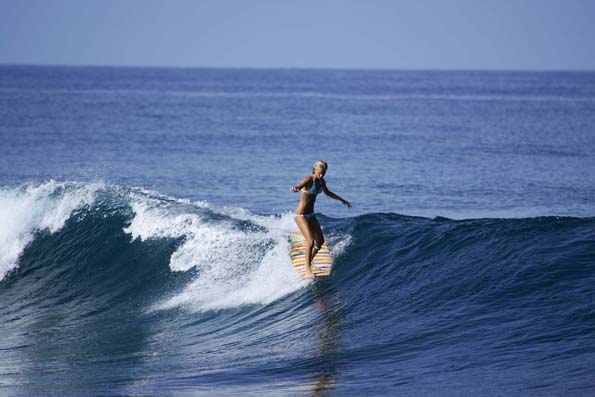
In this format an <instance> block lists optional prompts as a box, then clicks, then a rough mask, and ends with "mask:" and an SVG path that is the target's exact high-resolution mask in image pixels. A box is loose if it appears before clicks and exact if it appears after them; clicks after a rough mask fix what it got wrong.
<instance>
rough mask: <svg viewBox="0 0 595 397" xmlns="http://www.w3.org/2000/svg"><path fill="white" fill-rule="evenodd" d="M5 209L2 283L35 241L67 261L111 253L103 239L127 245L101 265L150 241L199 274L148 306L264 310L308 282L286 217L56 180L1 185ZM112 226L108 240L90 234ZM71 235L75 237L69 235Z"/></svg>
mask: <svg viewBox="0 0 595 397" xmlns="http://www.w3.org/2000/svg"><path fill="white" fill-rule="evenodd" d="M0 208H1V211H2V218H3V219H7V222H4V223H3V224H2V226H0V271H1V273H0V279H6V278H9V277H10V276H11V275H12V276H13V277H19V273H20V272H19V263H20V262H21V261H22V259H23V254H24V252H25V251H26V250H27V247H31V245H32V243H33V242H34V240H35V239H38V241H36V243H37V244H34V247H33V248H35V250H40V249H41V248H40V247H39V246H40V245H43V249H41V250H42V251H43V252H44V254H49V255H52V250H53V249H54V247H56V246H60V247H67V248H66V249H65V251H67V254H68V255H67V256H69V255H70V254H74V253H76V252H77V251H80V250H81V249H82V248H83V247H82V245H83V246H89V245H91V246H96V247H97V248H98V249H99V250H105V249H106V248H108V247H102V241H100V239H103V241H108V240H110V239H113V238H114V237H116V236H118V237H120V238H123V239H124V240H125V241H124V244H125V245H124V246H122V244H123V242H122V241H119V242H118V244H119V246H120V250H121V251H120V252H113V257H106V258H105V261H108V262H111V261H113V260H115V259H116V258H117V257H118V256H121V255H122V252H123V251H130V250H131V249H133V245H134V244H135V243H141V245H142V243H145V248H141V249H147V252H146V255H147V257H153V259H156V258H157V257H159V256H168V257H169V259H168V266H169V270H170V271H171V272H190V273H192V275H193V279H192V282H190V283H189V284H188V285H187V286H186V287H185V288H183V290H182V291H177V292H175V293H171V294H169V295H170V296H168V297H167V298H164V299H163V300H162V301H160V302H157V303H155V304H154V305H153V306H152V308H151V309H152V310H154V309H168V308H173V307H177V306H184V307H187V308H189V309H191V310H210V309H221V308H226V307H235V306H240V305H244V304H253V303H260V304H266V303H270V302H272V301H274V300H276V299H278V298H280V297H282V296H284V295H286V294H288V293H291V292H292V291H295V290H297V289H299V288H301V287H303V286H304V285H305V284H306V282H305V281H303V280H301V279H300V278H299V277H297V276H296V274H295V272H294V271H293V267H292V266H291V261H290V259H289V256H288V254H287V252H288V250H289V242H288V241H289V236H290V235H291V234H292V233H293V232H294V231H295V229H296V227H295V224H294V222H293V217H292V215H291V214H290V213H286V214H281V215H258V214H252V213H250V212H249V211H246V210H243V209H241V208H230V207H216V206H213V205H210V204H209V203H206V202H191V201H189V200H183V199H177V198H174V197H170V196H165V195H162V194H159V193H157V192H154V191H149V190H145V189H140V188H125V187H121V186H109V185H106V184H104V183H78V182H56V181H50V182H47V183H43V184H38V185H32V184H27V185H22V186H18V187H11V188H7V187H5V188H2V190H0ZM106 226H107V230H104V231H103V234H93V233H92V231H97V230H99V229H101V228H105V227H106ZM67 229H69V230H67ZM75 229H77V230H78V233H76V234H72V233H70V232H71V231H72V230H75ZM120 235H121V236H120ZM49 236H51V237H52V238H50V239H49V240H48V237H49ZM81 236H86V237H88V239H89V241H83V240H82V239H81ZM44 238H45V240H44ZM330 238H332V239H334V241H335V242H336V249H335V254H337V253H338V252H339V251H340V250H341V249H343V248H344V246H345V242H346V238H345V237H344V236H330ZM155 243H157V244H158V245H160V250H159V251H158V252H157V254H158V256H156V255H155V254H156V253H153V252H151V251H150V250H149V247H151V244H155ZM172 244H173V248H172ZM35 250H33V251H32V252H35ZM170 251H171V252H170ZM73 256H74V255H73ZM74 257H76V256H74ZM25 259H26V261H27V263H29V266H35V265H33V264H32V263H31V262H35V261H36V260H37V259H42V258H32V257H31V256H30V255H29V256H27V258H25ZM53 259H54V260H53V262H55V265H56V266H60V267H62V268H65V269H70V268H74V267H77V266H80V264H78V263H75V262H74V261H70V260H66V261H65V260H63V258H62V257H55V258H53ZM43 260H44V261H47V260H48V258H43ZM67 271H68V270H67ZM165 295H167V294H165Z"/></svg>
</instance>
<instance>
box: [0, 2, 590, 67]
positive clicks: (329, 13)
mask: <svg viewBox="0 0 595 397" xmlns="http://www.w3.org/2000/svg"><path fill="white" fill-rule="evenodd" d="M0 63H2V64H45V65H114V66H180V67H236V68H241V67H253V68H347V69H422V70H423V69H446V70H452V69H457V70H468V69H479V70H595V0H565V1H562V0H450V1H447V0H412V1H409V0H392V1H386V0H360V1H352V0H343V1H338V0H329V1H326V0H317V1H316V0H300V1H297V0H295V1H289V0H243V1H242V0H236V1H232V0H214V1H211V0H205V1H201V0H194V1H190V0H167V1H166V0H163V1H156V0H101V1H99V0H0Z"/></svg>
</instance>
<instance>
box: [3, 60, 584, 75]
mask: <svg viewBox="0 0 595 397" xmlns="http://www.w3.org/2000/svg"><path fill="white" fill-rule="evenodd" d="M6 66H16V67H56V68H68V67H72V68H123V69H124V68H130V69H223V70H226V69H227V70H303V71H308V70H312V71H315V70H318V71H325V70H328V71H362V72H364V71H372V72H538V73H548V72H551V73H560V72H576V73H592V72H595V69H531V68H526V69H525V68H500V69H499V68H477V69H473V68H418V69H414V68H398V67H394V68H391V67H367V68H362V67H353V66H221V65H219V66H209V65H202V66H190V65H140V64H120V65H118V64H86V63H81V64H61V63H22V62H0V67H6Z"/></svg>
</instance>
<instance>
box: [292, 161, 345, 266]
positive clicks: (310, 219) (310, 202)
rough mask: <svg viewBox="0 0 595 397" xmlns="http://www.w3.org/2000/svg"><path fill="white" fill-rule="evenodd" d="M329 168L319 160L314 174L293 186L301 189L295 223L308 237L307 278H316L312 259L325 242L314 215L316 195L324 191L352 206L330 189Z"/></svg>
mask: <svg viewBox="0 0 595 397" xmlns="http://www.w3.org/2000/svg"><path fill="white" fill-rule="evenodd" d="M327 169H328V165H327V163H326V161H322V160H318V161H317V162H315V163H314V165H313V166H312V175H308V176H307V177H305V178H304V179H302V181H301V182H300V183H298V184H297V185H295V186H293V187H292V188H291V191H292V192H294V193H295V192H298V191H300V189H301V193H300V203H299V204H298V206H297V208H296V210H295V223H297V225H298V227H299V228H300V231H301V232H302V234H303V235H304V238H305V239H306V248H305V249H306V265H305V266H304V270H305V273H306V275H305V277H306V278H314V273H313V272H312V267H311V264H312V259H314V257H315V256H316V254H317V253H318V251H319V250H320V247H322V243H324V236H323V235H322V229H321V228H320V223H318V219H316V215H314V202H315V201H316V196H317V195H318V194H319V193H320V192H323V193H324V194H326V195H327V196H329V197H330V198H332V199H335V200H339V201H340V202H341V203H342V204H344V205H346V206H347V207H348V208H351V204H350V203H349V201H347V200H344V199H343V198H341V197H339V196H338V195H336V194H335V193H333V192H331V191H330V190H328V188H327V186H326V182H325V181H324V175H325V174H326V170H327Z"/></svg>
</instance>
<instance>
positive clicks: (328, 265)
mask: <svg viewBox="0 0 595 397" xmlns="http://www.w3.org/2000/svg"><path fill="white" fill-rule="evenodd" d="M305 245H306V239H305V238H304V236H303V235H302V234H301V233H296V234H294V235H293V236H292V237H291V248H290V253H289V254H290V256H291V262H292V263H293V268H294V269H295V271H296V272H297V273H298V274H299V275H300V276H301V277H302V278H303V277H304V265H305V264H306V252H305V249H304V246H305ZM332 267H333V257H332V256H331V254H330V252H329V248H328V245H327V243H326V242H324V243H323V244H322V247H321V248H320V251H318V253H317V254H316V256H315V257H314V260H313V261H312V272H313V273H314V276H315V277H324V276H328V275H329V274H330V272H331V269H332Z"/></svg>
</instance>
